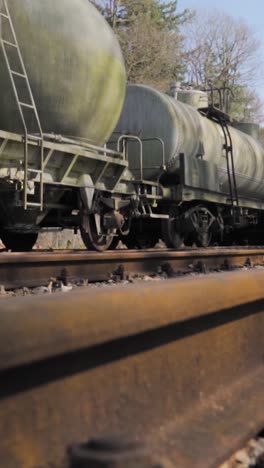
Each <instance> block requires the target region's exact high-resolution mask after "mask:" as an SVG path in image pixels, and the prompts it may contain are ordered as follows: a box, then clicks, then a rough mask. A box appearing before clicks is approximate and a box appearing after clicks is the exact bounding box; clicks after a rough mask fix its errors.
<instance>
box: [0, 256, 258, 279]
mask: <svg viewBox="0 0 264 468" xmlns="http://www.w3.org/2000/svg"><path fill="white" fill-rule="evenodd" d="M253 265H264V249H263V248H210V249H200V250H199V249H189V250H183V251H175V250H162V249H160V250H157V249H156V250H155V249H153V250H143V251H142V250H141V251H138V250H137V251H128V250H115V251H108V252H104V253H99V254H98V252H89V251H87V250H85V251H54V252H44V251H42V252H38V251H34V252H30V253H1V255H0V284H1V285H3V286H5V287H6V288H16V287H23V286H28V287H31V286H32V287H34V286H41V285H44V284H45V283H46V282H48V281H49V279H50V278H51V277H55V278H59V279H63V278H64V277H65V275H66V276H67V280H68V281H75V280H79V279H83V278H87V279H89V281H105V280H108V279H109V278H110V277H111V276H115V275H117V274H118V275H119V276H120V278H124V277H125V276H126V275H133V274H139V275H148V274H153V273H155V272H156V271H157V270H160V269H162V271H165V272H166V273H167V274H168V276H170V277H171V276H173V274H174V273H175V272H177V271H186V272H188V271H191V269H193V270H194V271H200V272H204V273H205V272H207V271H208V270H209V269H210V268H211V269H227V270H228V269H232V268H233V267H243V266H247V267H250V266H253Z"/></svg>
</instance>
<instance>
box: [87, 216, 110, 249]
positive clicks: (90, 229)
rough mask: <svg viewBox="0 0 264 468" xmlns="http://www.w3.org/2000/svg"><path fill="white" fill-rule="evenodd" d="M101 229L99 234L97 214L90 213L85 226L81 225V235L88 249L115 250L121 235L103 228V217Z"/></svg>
mask: <svg viewBox="0 0 264 468" xmlns="http://www.w3.org/2000/svg"><path fill="white" fill-rule="evenodd" d="M97 216H98V215H97ZM100 231H101V232H102V234H100V235H98V233H97V228H96V220H95V215H89V216H88V217H87V218H86V220H85V226H81V227H80V232H81V237H82V240H83V243H84V245H85V247H86V248H87V249H88V250H97V251H98V252H104V251H105V250H114V249H115V248H116V246H117V244H118V242H119V237H118V236H115V235H113V233H111V232H110V231H106V230H105V229H104V228H103V226H102V223H101V218H100Z"/></svg>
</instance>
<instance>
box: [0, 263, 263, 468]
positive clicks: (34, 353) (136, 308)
mask: <svg viewBox="0 0 264 468" xmlns="http://www.w3.org/2000/svg"><path fill="white" fill-rule="evenodd" d="M0 323H1V327H0V374H1V386H0V415H1V424H0V456H1V466H4V467H5V468H15V467H18V468H33V467H34V468H35V467H36V466H39V467H41V468H49V467H51V466H52V467H53V468H62V467H63V468H64V467H65V468H68V467H71V468H76V467H77V468H79V467H87V468H88V467H89V468H90V467H97V466H100V467H105V468H108V467H110V466H111V468H121V467H122V468H123V467H124V466H129V467H133V468H154V467H155V468H156V467H161V468H178V467H181V468H185V467H186V468H189V467H190V468H193V467H199V468H200V467H201V468H209V467H210V468H211V467H216V466H218V465H219V464H220V463H221V462H223V461H224V460H225V459H227V458H228V457H229V455H231V454H232V452H234V451H235V450H236V449H237V448H239V447H241V446H243V444H244V442H245V441H246V440H247V439H249V438H250V437H251V436H252V435H256V434H257V433H258V432H259V431H260V430H261V429H263V427H264V411H263V407H264V393H263V382H264V366H263V330H264V272H262V271H261V270H260V271H257V270H250V271H235V272H227V273H220V274H212V275H205V276H202V277H199V278H193V277H190V276H189V277H184V278H179V279H177V280H175V279H171V280H168V281H165V282H162V283H161V282H158V283H155V287H153V283H151V284H150V283H143V284H140V285H138V284H137V285H129V286H126V287H122V286H117V287H115V288H113V289H111V290H109V288H103V289H100V290H99V289H92V290H89V291H84V290H81V291H76V292H73V293H72V294H71V295H63V294H58V295H56V296H41V297H25V298H23V300H21V299H18V298H15V299H13V300H6V299H3V300H2V301H1V309H0ZM102 434H104V435H106V437H104V440H103V441H102V439H101V436H102ZM90 439H93V442H92V443H89V444H86V442H87V441H88V440H90ZM82 444H84V445H82ZM69 447H71V449H70V450H69ZM99 462H100V463H101V464H99Z"/></svg>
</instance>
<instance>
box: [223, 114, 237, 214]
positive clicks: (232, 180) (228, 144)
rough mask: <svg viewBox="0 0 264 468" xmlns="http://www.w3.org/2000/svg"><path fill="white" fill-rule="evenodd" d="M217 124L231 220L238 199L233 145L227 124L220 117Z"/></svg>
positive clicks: (235, 211)
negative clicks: (223, 158) (225, 170)
mask: <svg viewBox="0 0 264 468" xmlns="http://www.w3.org/2000/svg"><path fill="white" fill-rule="evenodd" d="M219 123H220V125H221V128H222V130H223V134H224V139H225V143H224V146H223V148H224V150H225V154H226V166H227V175H228V185H229V192H230V199H231V205H232V208H233V218H234V221H235V217H236V214H237V211H238V208H239V197H238V192H237V183H236V173H235V164H234V154H233V143H232V137H231V133H230V130H229V128H228V125H227V122H226V121H225V120H223V119H222V118H221V117H220V118H219Z"/></svg>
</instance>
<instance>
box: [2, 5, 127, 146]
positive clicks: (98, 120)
mask: <svg viewBox="0 0 264 468" xmlns="http://www.w3.org/2000/svg"><path fill="white" fill-rule="evenodd" d="M8 5H9V9H10V13H11V16H12V20H13V23H14V26H15V31H16V34H17V38H18V42H19V45H20V48H21V51H22V55H23V59H24V62H25V65H26V69H27V73H28V76H29V81H30V84H31V86H32V90H33V94H34V97H35V100H36V104H37V108H38V112H39V115H40V120H41V123H42V127H43V130H44V131H45V132H47V133H48V132H54V133H59V134H64V135H73V136H82V137H85V138H88V139H90V140H92V141H94V142H95V143H97V144H102V143H104V142H105V141H106V140H107V138H108V137H109V135H110V134H111V132H112V130H113V127H114V126H115V124H116V121H117V120H118V118H119V115H120V112H121V108H122V104H123V100H124V94H125V69H124V63H123V59H122V54H121V51H120V47H119V45H118V42H117V40H116V38H115V37H114V35H113V32H112V31H111V29H110V27H109V26H108V25H107V23H106V22H105V20H104V19H103V17H102V16H101V15H100V14H99V13H98V11H97V10H96V9H95V8H94V7H93V6H92V5H91V4H90V3H89V2H88V1H87V0H75V1H74V2H72V1H71V0H57V1H56V2H54V1H53V0H45V1H43V0H23V6H21V1H20V0H9V1H8ZM2 23H3V27H4V28H5V30H4V34H6V35H7V36H8V34H9V31H8V25H7V23H6V24H5V25H4V20H2ZM11 53H12V51H10V54H11ZM13 60H14V54H13ZM14 62H15V60H14ZM15 66H17V63H14V68H15ZM0 81H1V94H0V108H1V114H0V128H1V129H3V130H8V131H12V132H18V133H19V132H21V124H20V120H19V115H18V111H17V107H16V105H15V101H14V98H13V91H12V89H11V84H10V79H9V77H8V74H7V70H6V64H5V62H4V60H3V56H2V54H1V55H0ZM17 86H18V88H19V90H20V95H23V92H24V90H23V82H22V80H21V81H20V82H19V78H17ZM25 99H26V97H25ZM33 130H34V129H33Z"/></svg>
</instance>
